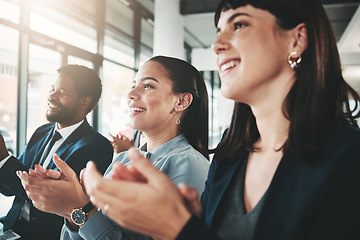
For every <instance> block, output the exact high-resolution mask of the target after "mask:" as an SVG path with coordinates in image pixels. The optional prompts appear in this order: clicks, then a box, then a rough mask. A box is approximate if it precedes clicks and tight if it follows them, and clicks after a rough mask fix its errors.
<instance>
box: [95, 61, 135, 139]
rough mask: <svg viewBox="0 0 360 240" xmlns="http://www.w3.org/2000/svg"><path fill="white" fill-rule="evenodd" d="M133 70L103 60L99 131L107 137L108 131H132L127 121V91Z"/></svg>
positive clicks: (130, 83) (132, 77)
mask: <svg viewBox="0 0 360 240" xmlns="http://www.w3.org/2000/svg"><path fill="white" fill-rule="evenodd" d="M133 80H134V71H133V70H129V69H127V68H124V67H121V66H120V65H117V64H114V63H111V62H108V61H104V68H103V94H102V113H101V115H102V116H101V117H102V126H101V130H100V132H101V133H102V134H103V135H104V136H106V137H109V133H117V132H119V131H126V132H127V133H130V135H131V133H132V131H131V129H130V127H129V126H128V123H129V108H128V105H127V93H128V92H129V91H130V89H131V86H132V81H133Z"/></svg>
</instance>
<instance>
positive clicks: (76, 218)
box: [71, 209, 85, 225]
mask: <svg viewBox="0 0 360 240" xmlns="http://www.w3.org/2000/svg"><path fill="white" fill-rule="evenodd" d="M71 220H72V221H73V222H74V223H75V224H77V225H82V224H84V223H85V213H84V212H83V211H82V210H81V209H74V210H73V211H72V212H71Z"/></svg>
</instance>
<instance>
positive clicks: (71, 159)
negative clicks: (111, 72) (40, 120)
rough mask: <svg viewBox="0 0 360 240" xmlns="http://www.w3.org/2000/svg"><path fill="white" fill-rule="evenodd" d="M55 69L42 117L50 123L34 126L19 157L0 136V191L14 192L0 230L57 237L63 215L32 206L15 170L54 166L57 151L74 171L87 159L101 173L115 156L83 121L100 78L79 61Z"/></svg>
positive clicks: (99, 88)
mask: <svg viewBox="0 0 360 240" xmlns="http://www.w3.org/2000/svg"><path fill="white" fill-rule="evenodd" d="M58 73H59V76H58V78H57V80H56V82H55V83H54V85H53V86H52V88H51V90H50V92H49V94H48V110H47V113H46V116H47V119H48V120H49V121H50V122H52V123H48V124H45V125H43V126H41V127H39V128H38V129H37V130H36V131H35V133H34V134H33V136H32V137H31V139H30V141H29V143H28V144H27V146H26V148H25V150H24V152H23V153H22V154H21V156H20V157H19V158H15V157H14V156H10V155H9V154H8V152H7V150H6V147H5V143H4V140H3V137H2V136H1V135H0V192H1V193H2V194H4V195H6V196H12V195H15V199H14V202H13V206H12V208H11V209H10V211H9V213H8V214H7V216H6V218H5V220H4V230H8V229H12V230H13V231H15V232H17V233H18V234H20V235H21V239H59V236H60V230H61V227H62V224H63V219H62V218H61V217H59V216H56V215H53V214H49V213H45V212H42V211H39V210H37V209H36V208H35V207H34V206H33V204H32V203H31V200H30V199H29V198H28V197H27V195H26V192H25V190H24V188H23V187H22V185H21V182H20V179H19V178H18V177H17V171H28V170H29V169H30V168H34V167H35V168H36V165H37V164H38V165H41V166H43V167H44V168H46V169H57V168H56V166H55V164H54V163H53V160H52V156H53V155H54V153H56V154H57V155H59V156H60V158H61V159H63V160H64V161H65V162H66V163H67V164H68V165H69V166H70V167H71V168H72V169H73V170H74V171H75V172H76V174H77V175H79V173H80V171H81V169H83V168H84V167H85V165H86V163H87V162H88V161H89V160H91V161H94V162H95V163H96V165H97V167H98V168H99V169H100V170H101V171H102V172H103V173H104V172H105V170H106V169H107V167H108V165H109V164H110V163H111V160H112V156H113V148H112V146H111V143H110V142H109V141H108V140H107V139H106V138H105V137H103V136H102V135H101V134H99V133H98V132H96V131H94V130H93V129H92V128H91V127H90V125H89V124H88V122H87V121H86V115H87V114H88V113H89V112H90V111H91V110H92V109H93V108H94V107H95V106H96V105H97V102H98V100H99V98H100V96H101V91H102V86H101V80H100V78H99V77H98V75H97V74H96V73H95V72H94V71H93V70H91V69H89V68H86V67H84V66H78V65H67V66H63V67H61V68H60V69H59V70H58ZM53 135H54V136H55V135H56V137H53ZM53 138H54V140H52V139H53Z"/></svg>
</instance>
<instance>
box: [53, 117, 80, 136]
mask: <svg viewBox="0 0 360 240" xmlns="http://www.w3.org/2000/svg"><path fill="white" fill-rule="evenodd" d="M84 121H85V119H84V120H82V121H80V122H78V123H75V124H74V125H71V126H69V127H66V128H63V129H59V127H58V125H57V123H56V124H55V129H54V130H56V131H58V132H59V133H60V135H61V137H62V138H63V139H66V138H67V137H68V136H70V134H71V133H73V132H74V131H75V129H77V128H78V127H79V126H80V125H81V124H82V123H83V122H84Z"/></svg>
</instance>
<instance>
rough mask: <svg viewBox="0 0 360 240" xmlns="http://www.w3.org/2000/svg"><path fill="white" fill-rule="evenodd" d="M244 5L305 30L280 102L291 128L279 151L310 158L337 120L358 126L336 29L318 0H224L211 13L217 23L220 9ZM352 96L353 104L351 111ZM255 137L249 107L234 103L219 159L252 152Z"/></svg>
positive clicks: (281, 24)
mask: <svg viewBox="0 0 360 240" xmlns="http://www.w3.org/2000/svg"><path fill="white" fill-rule="evenodd" d="M248 4H249V5H251V6H253V7H255V8H259V9H262V10H265V11H268V12H270V13H271V14H273V15H274V16H275V17H276V23H277V25H278V27H279V28H281V29H284V30H289V29H292V28H294V27H296V26H297V25H298V24H300V23H304V24H305V25H306V28H307V39H308V47H307V49H306V50H305V51H304V52H303V54H302V62H301V64H300V66H299V68H298V69H297V70H296V75H297V80H296V82H295V84H294V85H293V87H292V88H291V90H290V91H289V93H288V95H287V97H286V99H285V101H284V103H283V113H284V116H286V117H287V118H288V119H289V120H290V129H289V136H288V139H287V142H286V143H285V144H284V146H283V148H282V150H283V151H284V152H289V153H291V154H293V155H295V156H297V157H304V156H308V155H309V154H310V153H313V152H315V151H316V150H318V149H320V148H321V147H322V146H324V145H325V144H326V143H327V142H328V140H329V137H330V136H331V134H332V132H333V129H334V127H335V125H336V124H337V123H338V122H340V121H347V122H348V123H349V124H352V125H355V126H357V123H356V120H355V118H357V117H359V113H358V112H357V114H356V115H355V112H356V111H358V102H359V95H358V93H357V92H356V91H355V90H354V89H352V88H351V87H350V86H349V85H348V84H347V83H346V82H345V81H344V78H343V76H342V73H341V64H340V58H339V53H338V50H337V45H336V40H335V37H334V33H333V30H332V28H331V25H330V22H329V20H328V18H327V15H326V13H325V11H324V8H323V6H322V5H321V3H320V1H318V0H223V1H221V2H220V4H219V6H218V8H217V10H216V13H215V27H217V24H218V21H219V18H220V15H221V13H222V12H224V11H227V10H228V9H236V8H238V7H241V6H245V5H248ZM350 99H354V100H355V103H356V104H355V107H354V108H353V109H350V106H349V100H350ZM354 115H355V116H354ZM258 137H259V133H258V131H257V128H256V123H255V118H254V115H253V113H252V111H251V109H250V107H249V106H248V105H246V104H243V103H235V107H234V112H233V116H232V120H231V124H230V127H229V129H228V131H227V134H226V135H225V136H224V138H223V141H222V142H221V143H220V144H219V146H218V147H217V148H216V149H215V152H216V154H217V158H218V159H231V158H232V159H233V158H234V157H236V156H237V155H238V154H239V152H240V151H241V149H243V148H244V147H245V148H247V149H249V150H250V151H254V149H253V144H254V142H255V141H256V140H257V139H258Z"/></svg>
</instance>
